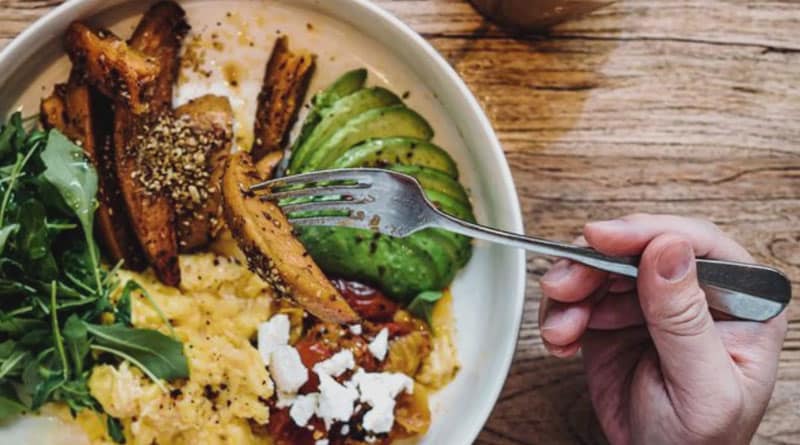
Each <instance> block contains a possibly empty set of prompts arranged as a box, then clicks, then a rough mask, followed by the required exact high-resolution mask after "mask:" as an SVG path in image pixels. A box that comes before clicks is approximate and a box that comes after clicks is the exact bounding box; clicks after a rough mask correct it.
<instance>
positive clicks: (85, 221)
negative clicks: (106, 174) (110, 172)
mask: <svg viewBox="0 0 800 445" xmlns="http://www.w3.org/2000/svg"><path fill="white" fill-rule="evenodd" d="M41 159H42V162H44V165H45V167H46V170H45V171H44V177H45V178H46V179H47V180H48V181H49V182H50V183H51V184H53V185H54V186H56V188H57V189H58V191H59V192H60V193H61V197H62V198H64V202H65V203H66V204H67V205H68V206H69V207H70V209H72V211H74V212H75V215H76V216H77V217H78V220H79V221H80V222H81V225H82V226H83V227H84V230H85V231H87V232H91V231H92V227H93V223H94V211H95V209H96V208H97V201H96V200H95V196H96V195H97V172H95V170H94V169H93V168H92V167H91V165H90V164H89V161H88V160H87V159H86V156H85V155H84V154H83V150H82V149H81V148H80V147H79V146H77V145H75V144H73V143H72V141H70V140H69V139H67V137H66V136H64V135H63V134H61V133H60V132H59V131H58V130H51V131H50V136H49V137H48V139H47V147H46V148H45V149H44V151H43V152H42V154H41Z"/></svg>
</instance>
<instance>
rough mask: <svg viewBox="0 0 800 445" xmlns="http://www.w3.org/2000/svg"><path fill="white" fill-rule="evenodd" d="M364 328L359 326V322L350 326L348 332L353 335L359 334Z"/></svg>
mask: <svg viewBox="0 0 800 445" xmlns="http://www.w3.org/2000/svg"><path fill="white" fill-rule="evenodd" d="M363 332H364V330H363V329H362V328H361V325H360V324H354V325H352V326H350V333H351V334H353V335H361V334H362V333H363Z"/></svg>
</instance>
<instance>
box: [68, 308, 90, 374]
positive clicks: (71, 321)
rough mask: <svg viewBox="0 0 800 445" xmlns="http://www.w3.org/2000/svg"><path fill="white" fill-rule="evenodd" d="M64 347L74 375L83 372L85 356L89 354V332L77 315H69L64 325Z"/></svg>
mask: <svg viewBox="0 0 800 445" xmlns="http://www.w3.org/2000/svg"><path fill="white" fill-rule="evenodd" d="M62 334H63V335H64V346H65V347H66V349H67V351H68V352H69V355H70V357H71V358H72V365H73V367H74V371H75V374H81V373H82V372H83V368H84V363H85V361H86V355H87V354H88V353H89V331H88V330H87V329H86V325H84V324H83V321H81V319H80V318H78V316H77V315H74V314H73V315H70V317H69V318H68V319H67V322H66V323H65V324H64V330H63V332H62Z"/></svg>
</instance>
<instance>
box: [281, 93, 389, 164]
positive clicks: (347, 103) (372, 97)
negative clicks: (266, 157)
mask: <svg viewBox="0 0 800 445" xmlns="http://www.w3.org/2000/svg"><path fill="white" fill-rule="evenodd" d="M400 103H402V101H401V100H400V98H399V97H397V96H396V95H395V94H394V93H392V92H391V91H389V90H387V89H385V88H380V87H375V88H365V89H362V90H359V91H357V92H355V93H353V94H351V95H349V96H346V97H343V98H341V99H340V100H338V101H336V102H335V103H333V104H332V105H331V106H330V107H327V108H325V109H323V110H322V111H321V112H320V117H321V120H320V121H319V123H318V124H317V125H316V127H314V130H313V131H311V134H309V135H308V137H307V138H306V139H305V140H304V141H303V143H302V144H301V145H299V146H298V147H297V149H296V150H293V151H292V159H291V160H290V161H289V171H288V173H289V174H291V172H292V171H296V170H298V169H300V168H301V166H302V165H303V163H304V162H305V161H306V160H307V159H308V158H309V157H310V155H311V153H313V152H314V149H315V148H316V147H317V146H318V145H319V144H320V143H322V142H324V141H327V140H328V139H329V138H330V137H331V135H332V134H333V133H335V132H336V131H337V130H338V129H339V128H341V127H342V126H343V125H344V124H346V123H347V122H348V121H349V120H350V119H352V118H354V117H356V116H358V115H360V114H361V113H363V112H365V111H368V110H372V109H375V108H384V107H388V106H391V105H397V104H400Z"/></svg>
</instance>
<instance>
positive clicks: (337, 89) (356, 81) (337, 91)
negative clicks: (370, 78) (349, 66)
mask: <svg viewBox="0 0 800 445" xmlns="http://www.w3.org/2000/svg"><path fill="white" fill-rule="evenodd" d="M366 81H367V70H366V69H364V68H358V69H354V70H352V71H348V72H346V73H344V74H342V75H341V76H339V78H338V79H336V80H335V81H334V82H333V83H332V84H331V86H329V87H328V88H326V89H324V90H322V91H320V92H319V93H317V94H316V95H314V98H313V99H312V103H313V105H314V107H315V108H317V109H324V108H328V107H330V106H331V105H333V103H334V102H336V101H337V100H339V99H341V98H343V97H345V96H349V95H351V94H353V93H355V92H356V91H358V90H360V89H361V88H363V87H364V82H366Z"/></svg>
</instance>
